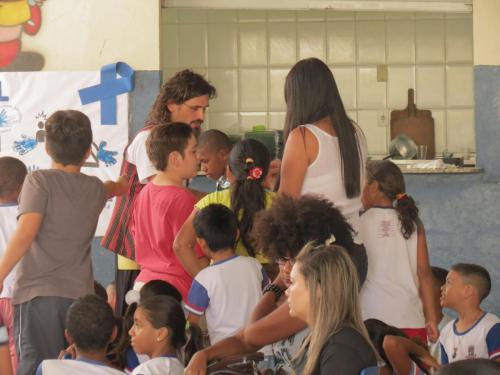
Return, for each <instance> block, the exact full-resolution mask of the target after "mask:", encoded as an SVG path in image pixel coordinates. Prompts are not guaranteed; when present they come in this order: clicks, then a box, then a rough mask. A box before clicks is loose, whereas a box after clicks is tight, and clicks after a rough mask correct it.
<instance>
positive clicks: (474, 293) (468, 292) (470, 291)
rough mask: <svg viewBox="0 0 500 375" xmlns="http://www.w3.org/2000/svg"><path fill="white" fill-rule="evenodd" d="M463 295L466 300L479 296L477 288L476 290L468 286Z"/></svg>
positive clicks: (465, 287)
mask: <svg viewBox="0 0 500 375" xmlns="http://www.w3.org/2000/svg"><path fill="white" fill-rule="evenodd" d="M463 294H464V297H465V298H471V297H474V296H477V291H476V288H474V287H473V286H472V285H470V284H466V285H465V286H464V290H463Z"/></svg>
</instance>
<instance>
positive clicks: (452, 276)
mask: <svg viewBox="0 0 500 375" xmlns="http://www.w3.org/2000/svg"><path fill="white" fill-rule="evenodd" d="M490 289H491V279H490V275H489V273H488V271H487V270H486V269H485V268H484V267H481V266H478V265H475V264H466V263H458V264H455V265H454V266H452V267H451V270H450V272H449V273H448V276H447V277H446V284H445V285H444V286H443V289H442V294H441V306H443V307H449V308H451V309H453V310H455V311H456V312H457V313H458V319H456V320H454V321H452V322H450V323H448V324H447V325H446V326H445V327H444V329H443V330H442V332H441V335H440V338H439V341H440V344H441V362H442V364H443V365H444V364H448V363H451V362H456V361H459V360H462V359H475V358H489V359H493V360H496V361H497V362H500V319H499V318H498V317H497V316H496V315H495V314H491V313H487V312H484V311H483V310H481V307H480V303H481V302H482V301H483V300H484V299H485V298H486V297H487V296H488V294H489V292H490Z"/></svg>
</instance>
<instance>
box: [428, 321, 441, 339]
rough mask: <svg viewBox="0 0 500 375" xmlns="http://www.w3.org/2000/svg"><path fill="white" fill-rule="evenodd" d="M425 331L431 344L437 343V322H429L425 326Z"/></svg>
mask: <svg viewBox="0 0 500 375" xmlns="http://www.w3.org/2000/svg"><path fill="white" fill-rule="evenodd" d="M425 330H426V331H427V337H428V338H429V340H430V341H431V342H436V341H437V340H438V339H439V329H438V326H437V323H436V322H427V323H426V324H425Z"/></svg>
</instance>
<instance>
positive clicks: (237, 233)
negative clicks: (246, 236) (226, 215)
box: [236, 229, 241, 242]
mask: <svg viewBox="0 0 500 375" xmlns="http://www.w3.org/2000/svg"><path fill="white" fill-rule="evenodd" d="M240 235H241V233H240V230H239V229H236V242H238V241H239V240H240Z"/></svg>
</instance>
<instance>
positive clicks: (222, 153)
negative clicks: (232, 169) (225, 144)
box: [219, 150, 229, 161]
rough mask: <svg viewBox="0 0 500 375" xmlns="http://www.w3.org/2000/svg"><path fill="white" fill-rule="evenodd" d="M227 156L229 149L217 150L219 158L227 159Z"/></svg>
mask: <svg viewBox="0 0 500 375" xmlns="http://www.w3.org/2000/svg"><path fill="white" fill-rule="evenodd" d="M228 156H229V151H228V150H219V158H220V159H221V160H224V161H227V159H228Z"/></svg>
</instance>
